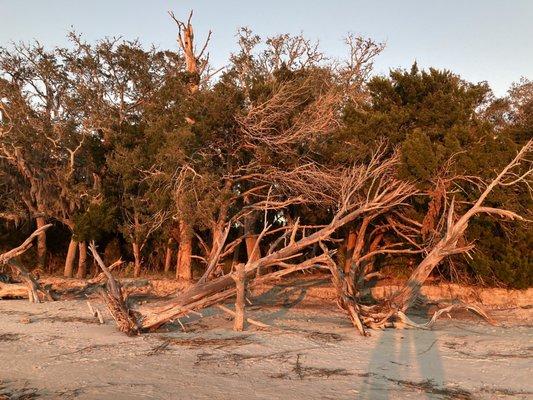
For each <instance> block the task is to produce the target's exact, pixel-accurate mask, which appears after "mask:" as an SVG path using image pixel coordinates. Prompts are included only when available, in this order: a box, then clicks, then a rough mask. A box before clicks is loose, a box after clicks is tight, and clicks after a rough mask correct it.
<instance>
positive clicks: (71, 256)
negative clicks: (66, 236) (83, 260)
mask: <svg viewBox="0 0 533 400" xmlns="http://www.w3.org/2000/svg"><path fill="white" fill-rule="evenodd" d="M77 248H78V242H76V241H75V240H74V238H71V239H70V242H69V244H68V250H67V258H66V259H65V269H64V271H63V276H64V277H65V278H72V276H73V274H74V260H75V259H76V250H77Z"/></svg>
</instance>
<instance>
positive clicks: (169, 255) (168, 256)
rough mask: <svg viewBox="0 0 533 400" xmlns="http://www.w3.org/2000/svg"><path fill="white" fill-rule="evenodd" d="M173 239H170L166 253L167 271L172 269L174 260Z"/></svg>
mask: <svg viewBox="0 0 533 400" xmlns="http://www.w3.org/2000/svg"><path fill="white" fill-rule="evenodd" d="M171 244H172V239H168V242H167V250H166V253H165V273H168V271H170V263H171V262H172V246H171Z"/></svg>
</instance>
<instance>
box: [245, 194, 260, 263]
mask: <svg viewBox="0 0 533 400" xmlns="http://www.w3.org/2000/svg"><path fill="white" fill-rule="evenodd" d="M245 202H246V203H248V199H245ZM253 226H254V219H253V215H249V216H247V217H246V219H245V220H244V235H245V239H244V241H245V243H246V253H247V255H248V262H254V261H257V260H259V259H260V258H261V249H260V248H259V246H258V247H257V249H256V251H255V252H254V251H253V250H254V247H255V244H256V243H257V235H255V234H254V229H253Z"/></svg>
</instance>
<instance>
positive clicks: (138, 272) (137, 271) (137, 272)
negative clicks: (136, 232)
mask: <svg viewBox="0 0 533 400" xmlns="http://www.w3.org/2000/svg"><path fill="white" fill-rule="evenodd" d="M131 247H132V249H133V258H134V262H135V267H134V268H133V276H134V277H135V278H138V277H139V276H140V275H141V250H140V248H139V243H137V242H133V243H132V244H131Z"/></svg>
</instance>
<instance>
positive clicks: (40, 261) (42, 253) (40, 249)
mask: <svg viewBox="0 0 533 400" xmlns="http://www.w3.org/2000/svg"><path fill="white" fill-rule="evenodd" d="M35 222H36V224H37V229H39V228H42V227H43V226H45V225H46V220H45V218H44V217H37V218H36V219H35ZM46 252H47V251H46V231H42V232H41V233H40V234H39V236H37V266H38V267H39V268H41V269H42V270H45V269H46Z"/></svg>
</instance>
